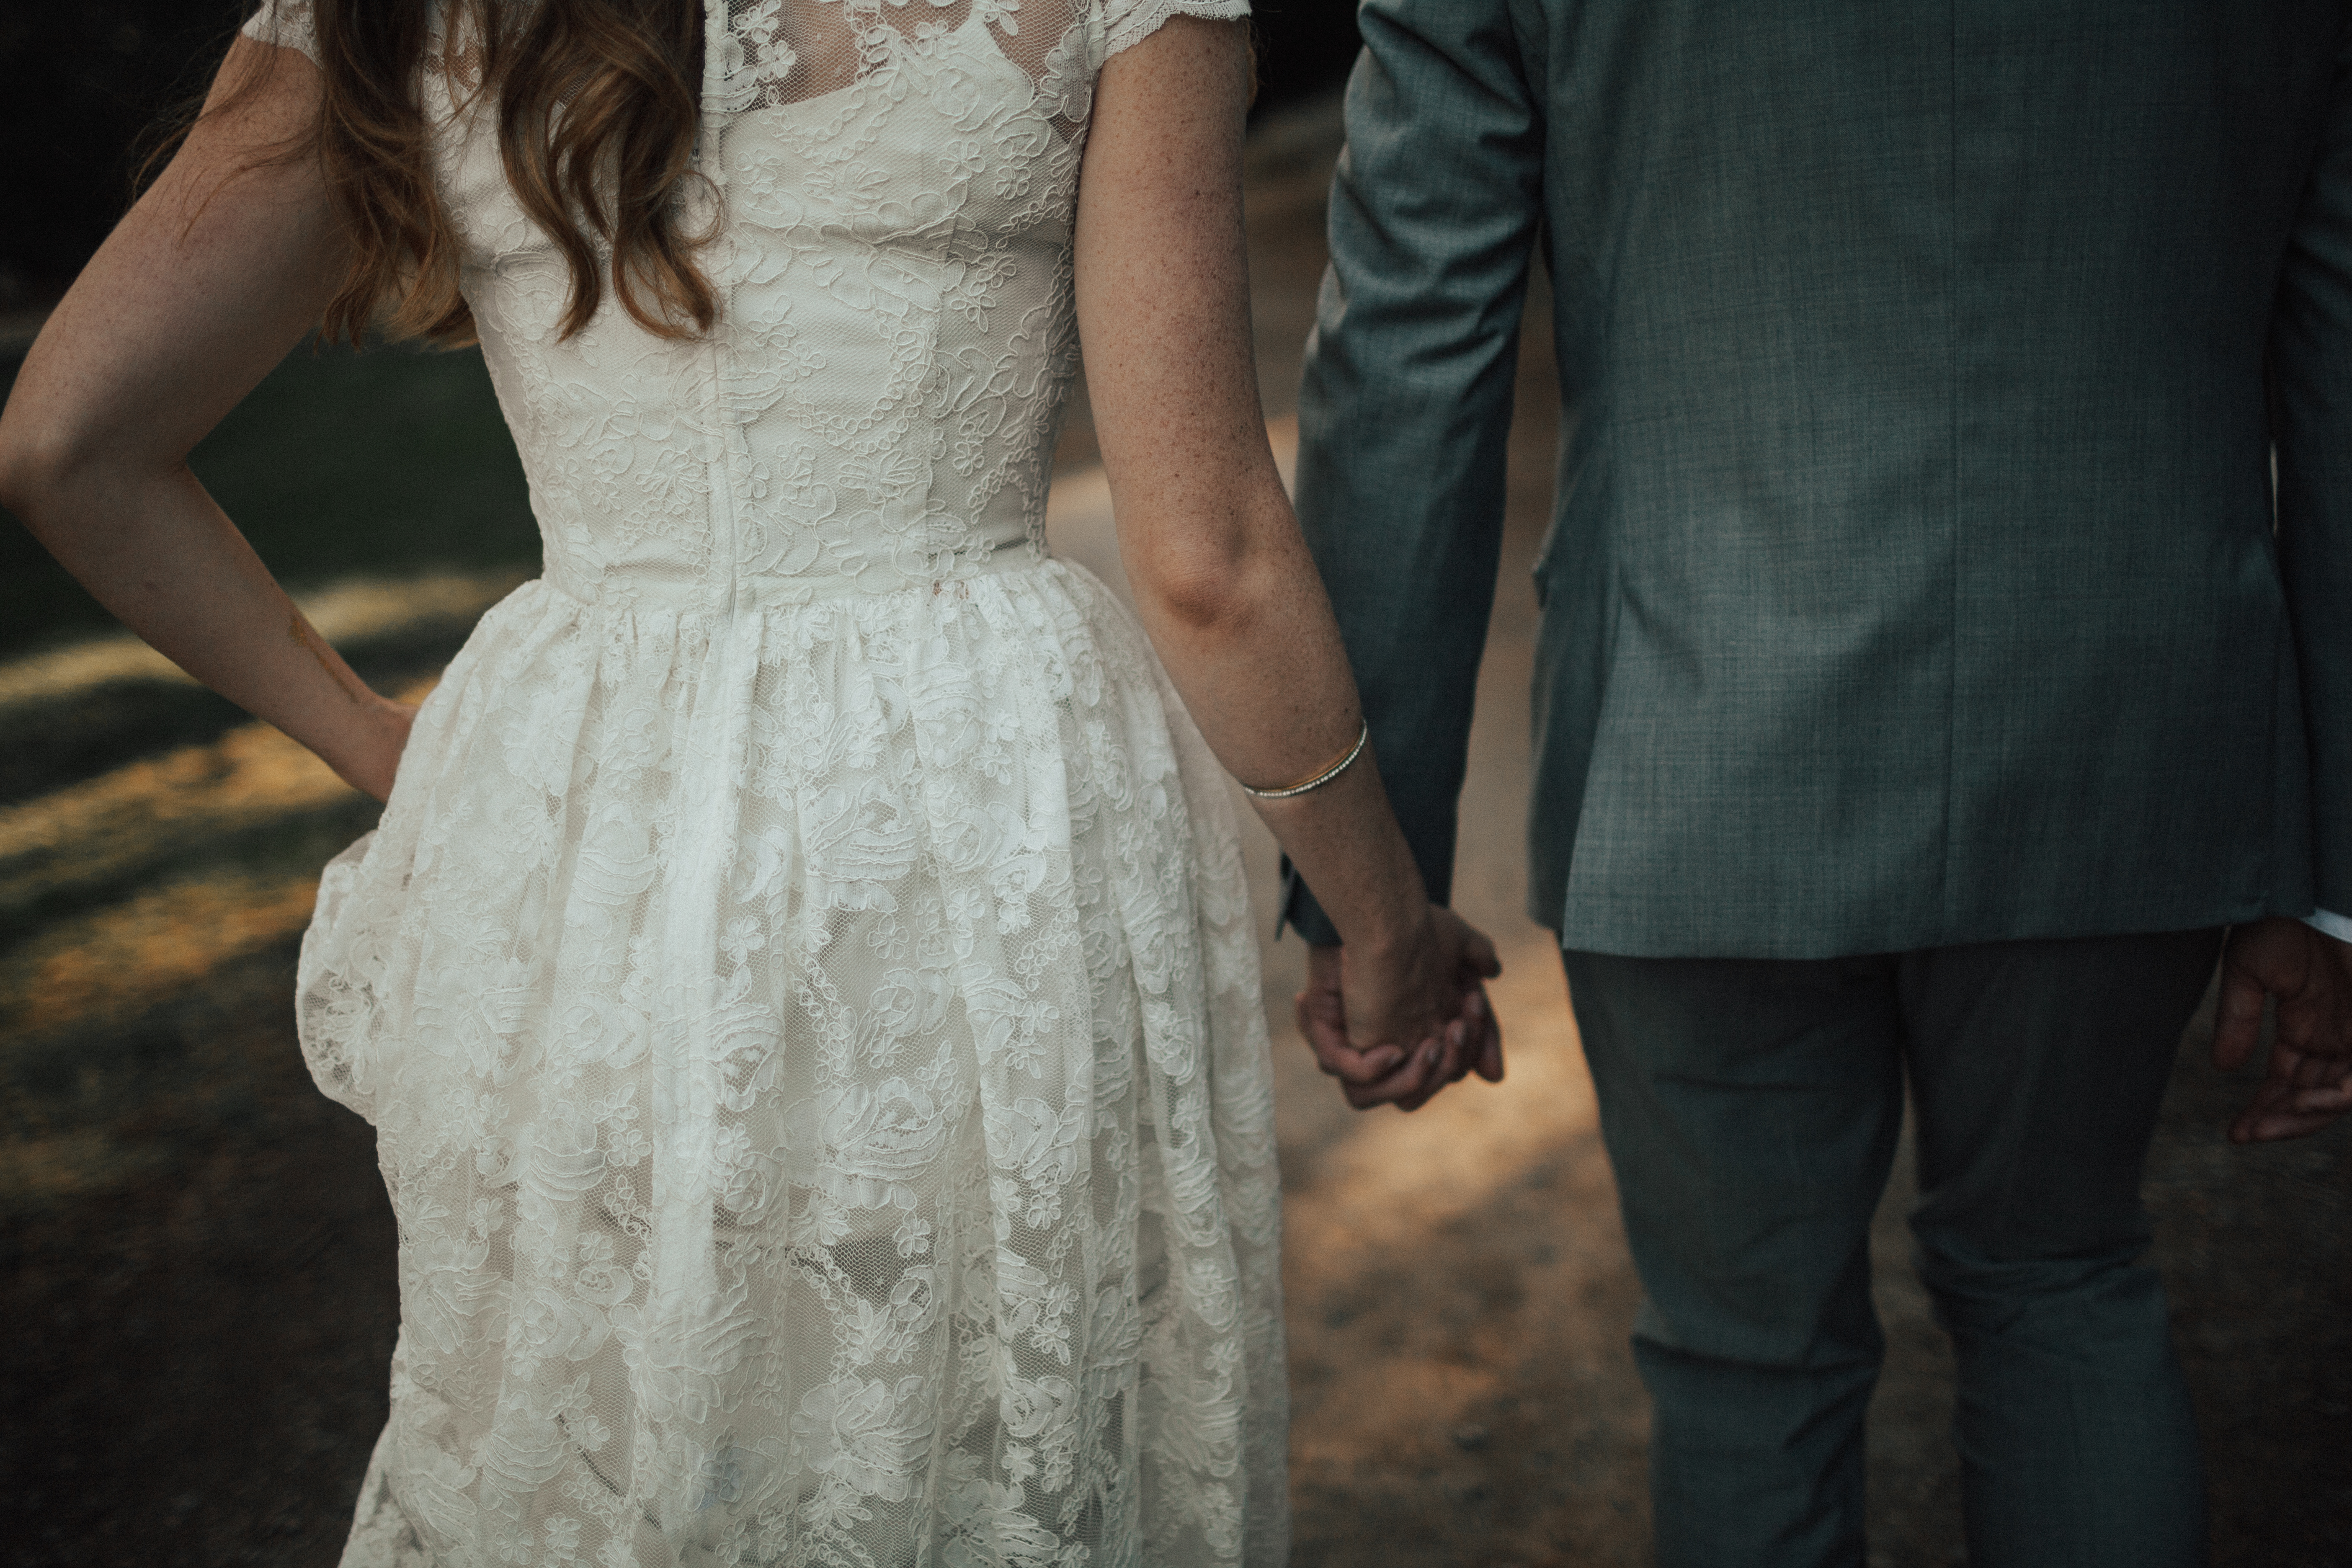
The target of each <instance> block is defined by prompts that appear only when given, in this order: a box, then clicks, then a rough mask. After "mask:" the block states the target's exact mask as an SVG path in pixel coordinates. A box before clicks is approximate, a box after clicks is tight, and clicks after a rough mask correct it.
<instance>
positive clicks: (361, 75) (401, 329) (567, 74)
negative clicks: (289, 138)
mask: <svg viewBox="0 0 2352 1568" xmlns="http://www.w3.org/2000/svg"><path fill="white" fill-rule="evenodd" d="M439 3H443V4H446V6H447V10H446V16H445V21H444V25H443V28H442V31H441V37H440V38H439V39H437V40H436V37H435V33H434V29H433V27H432V26H431V23H430V15H429V14H430V12H431V11H432V9H433V7H434V5H436V0H311V7H312V14H313V17H314V26H315V30H316V34H317V37H318V42H319V54H320V72H321V74H322V76H323V77H324V87H323V90H322V91H321V93H320V100H319V115H318V119H317V121H315V122H314V123H313V124H312V125H311V126H310V129H309V131H308V132H307V133H305V134H304V135H302V136H300V137H299V138H298V139H297V140H296V142H294V143H292V144H290V145H289V146H286V147H281V148H277V149H273V150H272V151H271V153H269V154H268V156H269V157H270V158H272V159H273V160H274V159H278V158H295V157H316V158H317V159H318V161H319V163H320V168H321V170H322V172H323V173H324V174H325V177H326V184H327V189H328V191H329V193H330V195H331V198H332V200H333V202H334V205H335V210H336V212H337V214H338V216H340V217H341V219H342V222H343V224H344V226H345V229H346V231H347V232H348V233H349V235H350V236H351V238H352V258H351V265H350V269H349V270H348V271H347V272H346V273H345V274H344V276H343V279H342V286H341V288H340V289H338V290H337V291H336V293H335V296H334V298H333V300H331V301H330V302H329V304H328V306H327V310H326V317H325V320H324V321H323V322H322V323H321V330H322V331H323V332H324V334H325V335H326V336H327V337H328V338H329V339H330V340H333V339H337V338H350V339H352V340H353V341H357V340H358V339H359V338H360V336H361V335H362V333H364V332H366V331H369V330H370V329H372V328H373V329H374V330H377V331H383V332H384V333H385V334H387V335H389V336H392V337H395V338H423V339H426V340H428V341H431V342H438V343H441V344H444V345H446V346H451V347H455V346H457V345H460V344H464V343H467V342H472V341H473V338H474V321H473V312H472V311H471V310H468V309H467V305H466V301H465V300H464V298H463V296H461V295H460V294H459V293H458V291H457V283H458V261H459V247H458V240H457V232H456V230H455V229H454V228H452V227H451V226H450V222H449V215H448V213H447V212H446V210H444V208H443V206H442V205H441V200H440V196H439V194H438V193H437V192H436V189H435V187H434V180H433V167H432V146H431V142H432V137H431V128H430V125H429V123H428V121H427V119H426V116H425V109H424V101H425V100H424V95H425V92H426V91H427V90H428V88H427V86H426V83H427V80H428V79H432V80H433V81H434V83H435V87H436V89H437V86H438V84H439V81H440V80H442V79H446V81H447V82H448V83H449V84H450V89H451V90H452V91H455V92H459V93H462V94H464V95H466V96H467V98H478V96H479V95H481V94H485V93H487V94H488V95H489V99H490V101H491V102H492V103H493V104H494V105H495V106H496V110H497V114H498V128H499V154H500V156H501V158H502V159H503V160H504V162H505V165H506V176H507V182H508V184H509V185H510V186H511V187H512V188H513V191H514V194H515V197H516V199H517V200H518V201H519V202H520V204H521V205H522V208H523V211H524V212H526V213H527V214H529V215H530V217H531V219H532V221H534V222H535V223H537V224H538V225H539V226H540V227H541V229H543V230H545V231H546V233H547V234H548V236H549V237H551V239H552V240H553V241H554V243H555V246H556V248H557V249H558V250H560V251H561V252H562V256H563V259H564V263H565V265H566V267H567V268H569V269H570V271H571V274H572V298H571V303H570V306H569V308H568V309H567V310H566V311H565V312H564V316H563V321H562V329H561V330H562V335H563V336H565V337H570V336H571V335H572V334H573V333H575V332H577V331H580V330H581V329H582V328H583V327H584V326H586V325H587V324H588V322H589V321H590V319H591V318H593V316H594V315H595V313H596V310H597V308H598V306H599V305H600V304H601V302H602V301H603V300H604V289H605V287H606V284H607V281H608V280H609V282H610V285H611V288H612V289H613V293H614V297H615V298H616V299H618V300H619V301H620V302H621V305H622V307H623V308H624V309H625V310H627V311H628V313H629V314H630V315H631V316H632V317H634V318H635V320H636V321H637V322H638V324H639V325H641V326H643V327H645V328H646V330H647V331H652V332H656V333H658V334H660V335H661V336H664V337H670V338H682V337H690V336H693V335H695V334H697V333H698V332H701V331H707V330H708V329H709V326H710V324H711V321H712V320H713V319H714V317H715V315H716V312H717V302H716V299H715V297H714V295H713V293H712V291H711V288H710V283H709V279H707V278H706V277H704V275H703V273H702V271H701V269H700V268H698V266H697V265H696V263H695V251H696V249H697V248H698V246H699V245H700V243H701V242H702V241H703V240H704V239H705V238H707V235H698V234H693V233H689V232H687V229H686V226H685V219H684V217H683V216H682V210H683V204H682V202H681V200H680V198H681V197H682V196H683V195H684V194H685V188H686V186H687V185H688V184H690V183H692V182H694V181H696V180H698V179H699V178H700V176H699V175H698V174H696V173H695V172H694V168H693V161H692V159H693V150H694V138H695V132H696V129H697V126H698V121H699V110H700V93H699V91H698V85H699V81H700V77H701V58H702V7H701V5H699V4H698V0H523V3H520V4H518V3H517V0H439ZM436 47H437V48H440V49H442V50H445V51H448V52H447V53H446V56H445V57H444V58H438V59H431V60H428V58H427V55H428V53H430V52H431V51H434V50H435V49H436ZM256 85H257V81H248V83H247V85H246V89H245V90H251V89H252V88H253V87H254V86H256ZM239 96H241V93H240V94H239ZM465 100H466V99H460V100H459V101H461V102H463V101H465ZM226 107H227V106H226V104H224V105H218V106H215V109H214V110H212V112H214V113H218V112H221V110H222V109H224V108H226Z"/></svg>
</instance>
